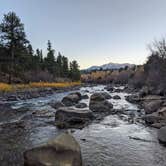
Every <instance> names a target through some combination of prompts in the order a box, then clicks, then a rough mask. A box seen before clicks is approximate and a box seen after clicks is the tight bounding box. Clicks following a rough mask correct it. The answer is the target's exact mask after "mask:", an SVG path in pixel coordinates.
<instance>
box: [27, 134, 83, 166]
mask: <svg viewBox="0 0 166 166" xmlns="http://www.w3.org/2000/svg"><path fill="white" fill-rule="evenodd" d="M24 165H25V166H82V157H81V148H80V146H79V144H78V142H77V141H76V140H75V138H74V137H73V136H72V135H70V134H68V133H62V134H61V135H59V136H57V137H56V138H55V139H54V140H52V141H49V142H48V143H46V144H44V145H42V146H39V147H36V148H33V149H31V150H28V151H26V152H24Z"/></svg>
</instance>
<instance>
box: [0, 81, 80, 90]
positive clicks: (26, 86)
mask: <svg viewBox="0 0 166 166" xmlns="http://www.w3.org/2000/svg"><path fill="white" fill-rule="evenodd" d="M80 84H81V82H59V83H57V82H52V83H50V82H32V83H29V84H6V83H0V91H1V92H10V91H17V90H24V89H31V88H49V87H50V88H65V87H72V86H77V85H80Z"/></svg>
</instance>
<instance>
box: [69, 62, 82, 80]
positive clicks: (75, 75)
mask: <svg viewBox="0 0 166 166" xmlns="http://www.w3.org/2000/svg"><path fill="white" fill-rule="evenodd" d="M80 76H81V75H80V70H79V65H78V63H77V61H75V60H74V61H72V62H70V78H71V79H72V81H78V80H80Z"/></svg>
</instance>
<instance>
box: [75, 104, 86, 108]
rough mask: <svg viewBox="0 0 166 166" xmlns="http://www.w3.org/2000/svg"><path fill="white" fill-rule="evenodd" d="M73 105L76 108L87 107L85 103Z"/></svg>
mask: <svg viewBox="0 0 166 166" xmlns="http://www.w3.org/2000/svg"><path fill="white" fill-rule="evenodd" d="M75 107H76V108H86V107H88V106H87V104H86V103H78V104H76V106H75Z"/></svg>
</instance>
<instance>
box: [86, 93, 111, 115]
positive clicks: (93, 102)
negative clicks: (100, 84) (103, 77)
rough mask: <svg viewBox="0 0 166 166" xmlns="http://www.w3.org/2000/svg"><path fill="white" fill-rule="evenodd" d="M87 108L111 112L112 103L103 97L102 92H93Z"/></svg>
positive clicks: (94, 110)
mask: <svg viewBox="0 0 166 166" xmlns="http://www.w3.org/2000/svg"><path fill="white" fill-rule="evenodd" d="M89 108H90V110H92V111H93V112H111V110H112V108H113V105H112V104H111V103H110V102H108V101H107V100H106V99H105V97H104V96H103V95H102V93H94V94H93V95H92V96H91V98H90V104H89Z"/></svg>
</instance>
